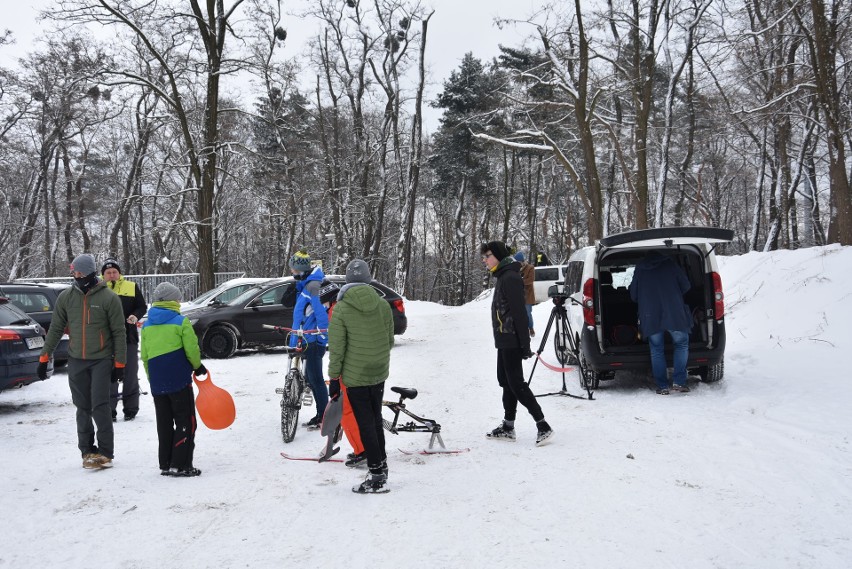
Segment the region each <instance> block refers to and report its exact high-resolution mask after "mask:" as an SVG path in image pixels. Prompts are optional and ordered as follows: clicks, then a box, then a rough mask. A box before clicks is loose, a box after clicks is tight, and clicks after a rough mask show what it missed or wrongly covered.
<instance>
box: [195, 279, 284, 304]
mask: <svg viewBox="0 0 852 569" xmlns="http://www.w3.org/2000/svg"><path fill="white" fill-rule="evenodd" d="M268 280H269V279H268V278H253V277H241V278H237V279H231V280H229V281H225V282H223V283H222V284H220V285H219V286H217V287H216V288H212V289H210V290H208V291H207V292H205V293H203V294H200V295H198V296H196V297H195V298H193V299H192V300H190V301H187V302H182V303H181V305H180V311H181V312H186V311H187V310H192V309H193V308H200V307H202V306H207V305H208V304H215V303H221V304H227V303H229V302H231V301H232V300H234V299H235V298H237V297H238V296H240V295H241V294H242V293H244V292H245V291H246V290H248V289H249V288H251V287H252V285H256V284H258V283H262V282H266V281H268Z"/></svg>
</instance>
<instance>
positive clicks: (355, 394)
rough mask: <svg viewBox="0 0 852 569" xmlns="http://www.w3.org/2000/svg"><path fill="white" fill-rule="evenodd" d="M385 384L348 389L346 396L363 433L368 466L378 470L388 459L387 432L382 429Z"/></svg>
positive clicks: (362, 440)
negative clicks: (386, 450)
mask: <svg viewBox="0 0 852 569" xmlns="http://www.w3.org/2000/svg"><path fill="white" fill-rule="evenodd" d="M384 395H385V382H384V381H383V382H381V383H379V384H378V385H369V386H367V387H348V388H346V396H347V397H348V398H349V404H350V405H351V406H352V412H353V413H354V414H355V422H356V423H358V430H359V431H361V443H363V445H364V452H366V453H367V466H369V467H370V469H371V470H372V469H377V468H380V467H381V464H382V463H383V462H384V461H385V460H386V459H387V454H386V453H385V430H384V428H383V427H382V399H383V398H384Z"/></svg>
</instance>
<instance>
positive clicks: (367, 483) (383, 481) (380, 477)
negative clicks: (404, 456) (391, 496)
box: [352, 466, 390, 494]
mask: <svg viewBox="0 0 852 569" xmlns="http://www.w3.org/2000/svg"><path fill="white" fill-rule="evenodd" d="M384 468H385V469H386V468H387V466H385V467H384ZM387 480H388V477H387V475H386V474H385V472H384V469H383V468H382V466H378V467H373V468H370V472H369V473H368V474H367V477H366V478H365V479H364V481H363V482H362V483H361V484H359V485H358V486H353V487H352V491H353V492H355V493H356V494H386V493H387V492H390V489H389V488H388V487H387Z"/></svg>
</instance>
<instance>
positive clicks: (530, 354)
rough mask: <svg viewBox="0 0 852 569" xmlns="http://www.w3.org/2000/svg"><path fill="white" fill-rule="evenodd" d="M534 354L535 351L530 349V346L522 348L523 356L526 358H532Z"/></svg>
mask: <svg viewBox="0 0 852 569" xmlns="http://www.w3.org/2000/svg"><path fill="white" fill-rule="evenodd" d="M534 355H535V354H534V353H533V351H532V350H531V349H530V347H529V346H527V347H525V348H521V357H522V358H524V359H525V360H528V359H530V358H531V357H533V356H534Z"/></svg>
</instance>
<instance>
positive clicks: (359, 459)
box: [343, 452, 367, 468]
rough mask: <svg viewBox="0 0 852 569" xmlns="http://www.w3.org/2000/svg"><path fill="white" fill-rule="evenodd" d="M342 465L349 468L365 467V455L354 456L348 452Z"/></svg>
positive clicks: (364, 453)
mask: <svg viewBox="0 0 852 569" xmlns="http://www.w3.org/2000/svg"><path fill="white" fill-rule="evenodd" d="M343 464H345V465H346V466H348V467H349V468H358V467H365V466H367V453H366V452H362V453H361V454H355V453H354V452H350V453H349V454H348V455H346V461H345V462H344V463H343Z"/></svg>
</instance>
